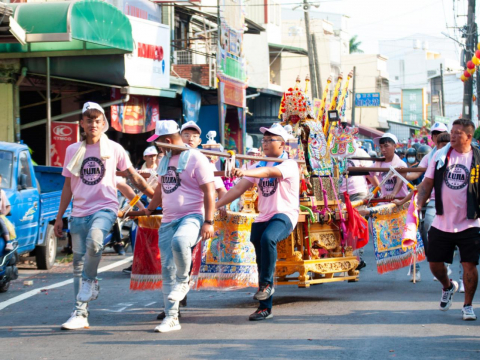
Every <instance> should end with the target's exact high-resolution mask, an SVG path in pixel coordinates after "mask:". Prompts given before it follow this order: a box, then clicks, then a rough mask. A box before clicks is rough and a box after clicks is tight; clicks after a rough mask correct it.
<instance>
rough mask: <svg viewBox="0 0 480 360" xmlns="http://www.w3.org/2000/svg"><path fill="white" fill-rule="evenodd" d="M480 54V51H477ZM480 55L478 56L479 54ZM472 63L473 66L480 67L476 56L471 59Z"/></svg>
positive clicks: (479, 60) (479, 61)
mask: <svg viewBox="0 0 480 360" xmlns="http://www.w3.org/2000/svg"><path fill="white" fill-rule="evenodd" d="M477 52H479V53H480V51H477ZM479 55H480V54H479ZM472 62H473V63H474V64H475V65H480V59H479V58H478V56H476V55H475V56H474V57H472Z"/></svg>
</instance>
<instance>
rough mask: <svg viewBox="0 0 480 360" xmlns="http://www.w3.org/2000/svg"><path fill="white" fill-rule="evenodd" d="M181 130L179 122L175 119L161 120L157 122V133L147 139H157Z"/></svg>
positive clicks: (148, 140) (150, 140) (149, 140)
mask: <svg viewBox="0 0 480 360" xmlns="http://www.w3.org/2000/svg"><path fill="white" fill-rule="evenodd" d="M178 132H180V128H179V127H178V124H177V122H176V121H174V120H159V121H157V122H156V123H155V134H154V135H152V136H150V137H149V138H148V139H147V142H152V141H155V140H157V139H158V138H159V137H160V136H163V135H171V134H176V133H178Z"/></svg>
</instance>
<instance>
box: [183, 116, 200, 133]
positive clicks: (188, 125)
mask: <svg viewBox="0 0 480 360" xmlns="http://www.w3.org/2000/svg"><path fill="white" fill-rule="evenodd" d="M186 129H195V130H197V131H198V132H199V134H200V135H202V129H200V126H198V125H197V124H196V123H195V121H192V120H190V121H187V122H186V123H185V124H183V125H182V129H181V130H180V132H183V130H186Z"/></svg>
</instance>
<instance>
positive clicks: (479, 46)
mask: <svg viewBox="0 0 480 360" xmlns="http://www.w3.org/2000/svg"><path fill="white" fill-rule="evenodd" d="M477 49H478V50H480V43H478V44H477ZM477 57H478V56H477Z"/></svg>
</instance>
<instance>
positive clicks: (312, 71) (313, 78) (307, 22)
mask: <svg viewBox="0 0 480 360" xmlns="http://www.w3.org/2000/svg"><path fill="white" fill-rule="evenodd" d="M309 8H310V4H309V3H308V2H307V0H303V10H304V13H305V35H306V38H307V50H308V67H309V69H310V81H311V84H312V98H316V97H317V81H316V80H317V78H316V76H315V65H314V61H313V49H312V42H311V36H310V14H309V13H308V9H309Z"/></svg>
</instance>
